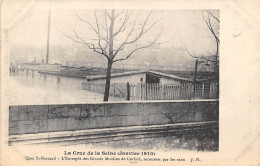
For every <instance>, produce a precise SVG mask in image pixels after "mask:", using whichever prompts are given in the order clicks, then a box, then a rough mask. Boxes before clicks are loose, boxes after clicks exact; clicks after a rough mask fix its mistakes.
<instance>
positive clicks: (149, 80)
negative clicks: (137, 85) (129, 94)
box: [146, 74, 160, 84]
mask: <svg viewBox="0 0 260 166" xmlns="http://www.w3.org/2000/svg"><path fill="white" fill-rule="evenodd" d="M146 83H156V84H159V83H160V77H158V76H155V75H151V74H146Z"/></svg>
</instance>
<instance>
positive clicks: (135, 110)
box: [8, 8, 220, 151]
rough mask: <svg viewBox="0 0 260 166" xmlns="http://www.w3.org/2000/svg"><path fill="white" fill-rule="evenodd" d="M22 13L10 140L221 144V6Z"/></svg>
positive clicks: (14, 50) (15, 46) (16, 31)
mask: <svg viewBox="0 0 260 166" xmlns="http://www.w3.org/2000/svg"><path fill="white" fill-rule="evenodd" d="M21 17H23V18H20V20H19V22H17V23H16V25H15V26H14V27H12V28H11V29H10V30H9V31H8V36H9V43H10V44H9V50H8V51H10V73H9V74H10V75H9V80H10V82H9V88H10V89H9V102H10V106H9V144H10V145H15V144H61V145H71V144H88V143H91V144H93V143H94V144H96V145H97V146H99V145H100V146H103V145H105V144H106V146H112V147H117V148H121V147H125V148H127V147H137V148H145V149H149V148H153V147H154V146H157V148H166V149H176V148H177V149H179V148H180V149H187V150H198V151H204V150H206V151H217V150H218V119H219V118H218V116H219V115H218V114H219V109H218V98H219V44H220V40H219V28H220V27H219V24H220V20H219V11H218V10H135V9H134V10H132V9H126V10H115V9H98V10H89V9H81V10H73V9H71V10H61V9H56V10H55V9H41V10H37V8H35V9H34V8H31V9H30V10H28V11H27V12H26V13H25V14H24V16H21ZM32 32H34V33H33V34H32ZM97 129H98V130H97ZM107 132H109V133H107ZM71 135H72V136H71Z"/></svg>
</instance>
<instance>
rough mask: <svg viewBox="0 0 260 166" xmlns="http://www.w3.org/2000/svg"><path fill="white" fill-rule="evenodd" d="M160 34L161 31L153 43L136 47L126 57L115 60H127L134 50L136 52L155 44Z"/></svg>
mask: <svg viewBox="0 0 260 166" xmlns="http://www.w3.org/2000/svg"><path fill="white" fill-rule="evenodd" d="M160 35H161V32H160V33H159V34H158V35H157V36H156V38H155V39H154V41H153V42H152V43H151V44H149V45H146V46H143V47H138V48H135V49H134V50H133V51H132V52H130V53H129V54H128V55H127V56H126V58H120V59H117V60H113V62H118V61H123V60H127V59H128V58H129V57H130V56H131V55H132V54H133V53H134V52H136V51H137V50H140V49H144V48H148V47H151V46H152V45H154V44H155V43H156V42H157V41H158V39H159V36H160Z"/></svg>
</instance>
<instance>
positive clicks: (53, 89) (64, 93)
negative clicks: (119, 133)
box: [8, 71, 116, 105]
mask: <svg viewBox="0 0 260 166" xmlns="http://www.w3.org/2000/svg"><path fill="white" fill-rule="evenodd" d="M84 81H85V80H84V79H77V78H67V77H60V78H57V76H53V75H45V74H40V73H38V72H36V71H35V72H31V71H30V72H29V73H28V72H26V71H19V73H18V75H10V78H9V84H8V85H9V89H8V98H9V104H10V105H27V104H30V105H32V104H33V105H34V104H35V105H37V104H78V103H89V102H101V101H102V100H103V95H102V94H97V93H93V92H89V91H85V90H82V82H84ZM110 100H116V99H115V98H111V99H110Z"/></svg>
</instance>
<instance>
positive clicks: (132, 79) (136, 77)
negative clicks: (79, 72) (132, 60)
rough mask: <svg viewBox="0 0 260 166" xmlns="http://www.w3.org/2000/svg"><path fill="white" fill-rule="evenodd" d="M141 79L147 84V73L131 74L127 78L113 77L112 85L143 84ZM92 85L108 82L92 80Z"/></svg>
mask: <svg viewBox="0 0 260 166" xmlns="http://www.w3.org/2000/svg"><path fill="white" fill-rule="evenodd" d="M141 78H143V81H142V83H145V81H146V74H145V73H139V74H131V75H125V76H118V77H111V82H110V83H111V84H113V83H124V84H126V83H127V82H129V83H130V84H137V83H141ZM90 82H92V83H104V84H105V82H106V80H105V79H98V80H91V81H90Z"/></svg>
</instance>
